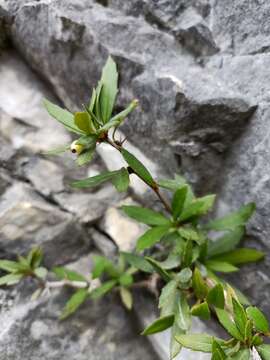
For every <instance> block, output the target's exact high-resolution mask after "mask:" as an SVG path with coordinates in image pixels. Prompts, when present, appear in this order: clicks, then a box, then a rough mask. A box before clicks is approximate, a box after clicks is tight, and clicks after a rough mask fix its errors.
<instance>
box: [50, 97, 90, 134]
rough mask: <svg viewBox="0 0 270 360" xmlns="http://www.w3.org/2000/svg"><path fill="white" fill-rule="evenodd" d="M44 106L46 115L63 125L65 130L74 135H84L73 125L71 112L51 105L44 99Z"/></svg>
mask: <svg viewBox="0 0 270 360" xmlns="http://www.w3.org/2000/svg"><path fill="white" fill-rule="evenodd" d="M44 105H45V107H46V109H47V111H48V113H49V114H50V115H51V116H52V117H53V118H55V119H56V120H57V121H59V122H60V123H61V124H63V125H64V126H65V127H66V128H67V130H69V131H71V132H74V133H76V134H84V132H83V131H82V130H80V129H79V128H78V127H77V126H76V124H75V123H74V115H73V114H72V113H71V112H69V111H68V110H64V109H62V108H61V107H60V106H58V105H55V104H53V103H51V102H50V101H49V100H47V99H44Z"/></svg>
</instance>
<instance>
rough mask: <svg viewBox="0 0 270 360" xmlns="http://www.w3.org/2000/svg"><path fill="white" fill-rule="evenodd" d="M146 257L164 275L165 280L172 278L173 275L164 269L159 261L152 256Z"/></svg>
mask: <svg viewBox="0 0 270 360" xmlns="http://www.w3.org/2000/svg"><path fill="white" fill-rule="evenodd" d="M145 259H146V260H147V261H148V262H149V263H150V264H151V265H152V267H153V268H154V269H155V270H156V272H157V273H158V274H159V275H160V276H161V277H162V279H163V280H165V281H166V282H168V281H170V280H171V279H172V277H171V275H170V274H169V273H168V271H166V270H165V269H163V268H162V267H161V266H160V264H159V262H158V261H156V260H155V259H153V258H151V257H145Z"/></svg>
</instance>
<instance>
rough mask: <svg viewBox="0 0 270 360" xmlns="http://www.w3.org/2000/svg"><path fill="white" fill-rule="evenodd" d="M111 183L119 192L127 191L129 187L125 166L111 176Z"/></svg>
mask: <svg viewBox="0 0 270 360" xmlns="http://www.w3.org/2000/svg"><path fill="white" fill-rule="evenodd" d="M112 183H113V185H114V186H115V188H116V190H117V191H119V192H124V191H127V189H128V187H129V173H128V171H127V169H126V168H124V167H123V168H122V169H120V170H119V171H117V172H116V173H115V175H114V176H113V177H112Z"/></svg>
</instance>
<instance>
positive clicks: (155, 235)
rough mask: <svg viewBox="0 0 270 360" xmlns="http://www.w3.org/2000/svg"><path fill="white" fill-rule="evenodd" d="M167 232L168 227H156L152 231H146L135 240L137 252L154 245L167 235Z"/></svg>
mask: <svg viewBox="0 0 270 360" xmlns="http://www.w3.org/2000/svg"><path fill="white" fill-rule="evenodd" d="M168 230H169V227H168V226H156V227H154V228H152V229H149V230H147V231H146V232H145V233H144V234H143V235H142V236H141V237H140V238H139V239H138V240H137V250H138V251H142V250H145V249H148V248H149V247H151V246H153V245H155V244H156V243H157V242H159V241H160V240H161V238H162V237H163V236H164V235H165V234H167V232H168Z"/></svg>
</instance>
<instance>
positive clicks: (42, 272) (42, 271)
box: [34, 266, 48, 279]
mask: <svg viewBox="0 0 270 360" xmlns="http://www.w3.org/2000/svg"><path fill="white" fill-rule="evenodd" d="M34 273H35V275H36V276H37V277H38V278H40V279H46V276H47V274H48V270H47V269H46V268H45V267H42V266H41V267H38V268H36V269H35V270H34Z"/></svg>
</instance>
